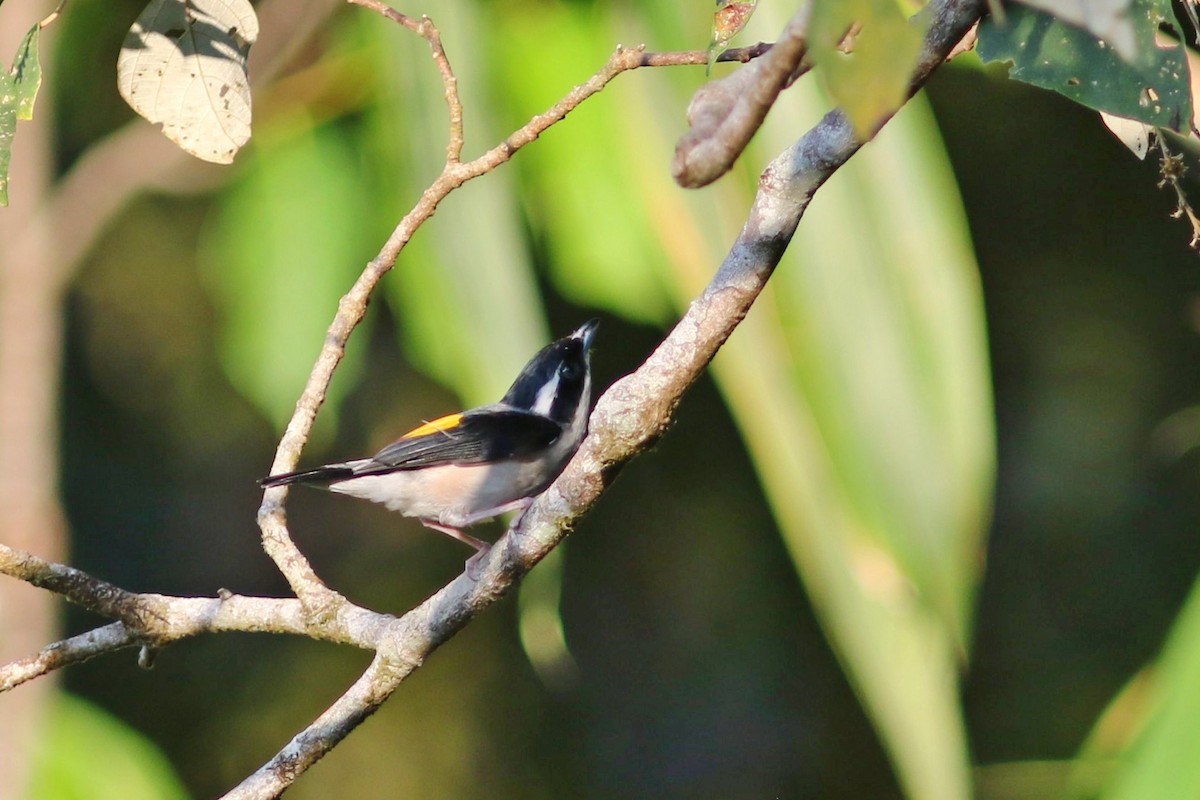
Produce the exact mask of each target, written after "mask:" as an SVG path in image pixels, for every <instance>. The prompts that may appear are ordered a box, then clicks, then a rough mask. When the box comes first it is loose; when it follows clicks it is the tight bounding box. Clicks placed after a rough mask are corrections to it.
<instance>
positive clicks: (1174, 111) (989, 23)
mask: <svg viewBox="0 0 1200 800" xmlns="http://www.w3.org/2000/svg"><path fill="white" fill-rule="evenodd" d="M1129 20H1130V22H1132V24H1133V28H1134V39H1135V42H1136V44H1137V55H1136V58H1135V60H1134V61H1133V62H1132V63H1130V62H1126V61H1125V60H1123V59H1122V58H1121V57H1120V56H1119V55H1118V54H1117V52H1116V50H1115V49H1114V48H1113V47H1110V46H1109V45H1108V44H1107V43H1105V42H1103V41H1101V40H1100V39H1097V38H1096V37H1095V36H1094V35H1092V34H1090V33H1088V32H1087V31H1085V30H1083V29H1081V28H1077V27H1075V26H1073V25H1069V24H1067V23H1065V22H1062V21H1061V20H1058V19H1055V18H1054V17H1052V16H1050V15H1048V14H1046V13H1044V12H1042V11H1038V10H1036V9H1032V8H1027V7H1024V6H1020V5H1013V6H1009V7H1008V8H1007V12H1006V14H1005V20H1004V22H1003V23H999V22H997V21H996V20H995V19H994V18H992V17H989V18H987V19H985V20H984V21H983V22H982V23H980V25H979V44H978V47H977V50H978V52H979V56H980V58H982V59H983V60H984V62H992V61H1007V62H1009V63H1011V64H1012V69H1011V71H1010V72H1009V75H1010V76H1011V77H1013V78H1016V79H1018V80H1021V81H1024V82H1026V83H1030V84H1033V85H1034V86H1040V87H1042V88H1044V89H1052V90H1054V91H1056V92H1058V93H1059V94H1061V95H1063V96H1064V97H1068V98H1070V99H1071V100H1074V101H1075V102H1077V103H1081V104H1083V105H1085V106H1088V107H1089V108H1094V109H1096V110H1097V111H1105V112H1107V113H1109V114H1113V115H1116V116H1118V117H1126V118H1129V119H1134V120H1138V121H1139V122H1144V123H1146V124H1147V125H1155V126H1157V127H1161V128H1170V129H1171V130H1174V131H1178V132H1180V133H1186V132H1187V131H1189V130H1190V129H1191V124H1192V97H1191V89H1190V85H1189V77H1188V76H1189V71H1188V65H1187V59H1186V55H1185V53H1184V48H1183V47H1182V46H1179V45H1176V46H1160V45H1159V44H1158V43H1157V40H1156V36H1157V34H1158V28H1159V25H1160V24H1174V16H1173V15H1172V14H1171V4H1170V2H1169V1H1168V0H1134V2H1133V4H1132V7H1131V9H1130V12H1129Z"/></svg>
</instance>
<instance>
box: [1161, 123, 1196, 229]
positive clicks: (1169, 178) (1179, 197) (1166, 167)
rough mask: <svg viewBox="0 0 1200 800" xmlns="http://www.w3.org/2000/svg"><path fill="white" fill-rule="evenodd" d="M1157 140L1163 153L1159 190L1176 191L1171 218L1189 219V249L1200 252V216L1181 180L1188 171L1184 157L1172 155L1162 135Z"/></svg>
mask: <svg viewBox="0 0 1200 800" xmlns="http://www.w3.org/2000/svg"><path fill="white" fill-rule="evenodd" d="M1155 138H1156V140H1157V145H1158V149H1159V151H1160V152H1161V153H1162V158H1161V159H1159V162H1158V172H1159V175H1160V176H1161V178H1162V180H1160V181H1159V182H1158V188H1160V189H1163V188H1166V187H1167V186H1170V187H1171V188H1172V189H1174V190H1175V210H1174V211H1173V212H1171V216H1172V217H1174V218H1175V219H1179V218H1180V217H1183V216H1186V217H1187V218H1188V222H1190V223H1191V224H1192V240H1191V241H1190V242H1188V247H1190V248H1192V249H1193V250H1196V251H1200V216H1197V215H1196V212H1195V211H1194V210H1193V209H1192V204H1191V203H1189V202H1188V199H1187V195H1186V194H1184V191H1183V184H1182V183H1181V180H1180V179H1181V178H1183V176H1184V173H1185V172H1186V171H1187V168H1186V166H1185V165H1184V163H1183V156H1181V155H1178V154H1176V153H1172V152H1171V151H1170V150H1169V149H1168V148H1167V142H1166V139H1165V137H1164V136H1163V134H1162V133H1159V134H1158V135H1157V136H1156V137H1155Z"/></svg>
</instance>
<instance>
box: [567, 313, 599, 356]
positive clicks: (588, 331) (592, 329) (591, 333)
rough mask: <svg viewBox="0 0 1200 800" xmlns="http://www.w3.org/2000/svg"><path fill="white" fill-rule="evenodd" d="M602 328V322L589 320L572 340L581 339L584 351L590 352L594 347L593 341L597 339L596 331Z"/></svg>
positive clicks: (572, 336)
mask: <svg viewBox="0 0 1200 800" xmlns="http://www.w3.org/2000/svg"><path fill="white" fill-rule="evenodd" d="M599 327H600V320H598V319H589V320H588V321H587V322H585V323H583V324H582V325H580V326H579V327H578V328H576V329H575V332H574V333H572V334H571V338H572V339H579V340H580V341H581V342H583V349H584V350H589V349H591V346H592V340H593V339H595V338H596V329H597V328H599Z"/></svg>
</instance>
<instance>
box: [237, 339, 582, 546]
mask: <svg viewBox="0 0 1200 800" xmlns="http://www.w3.org/2000/svg"><path fill="white" fill-rule="evenodd" d="M598 325H599V321H598V320H590V321H589V322H585V323H584V324H583V325H581V326H579V328H578V329H576V330H575V331H574V332H573V333H571V334H570V335H569V336H565V337H563V338H562V339H559V340H558V341H555V342H552V343H551V344H548V345H546V346H545V347H543V348H542V349H541V350H540V351H539V352H538V353H537V355H535V356H534V357H533V358H532V359H530V361H529V363H528V364H526V365H525V368H524V369H522V370H521V374H520V375H518V376H517V379H516V380H515V381H514V382H513V385H512V386H511V387H510V388H509V390H508V392H507V393H506V394H505V395H504V397H503V398H502V399H501V400H500V402H498V403H493V404H491V405H486V406H480V407H478V408H473V409H471V410H469V411H462V412H460V413H457V414H448V415H446V416H444V417H439V418H438V419H435V420H433V421H432V422H426V423H424V424H422V425H420V426H418V427H416V428H414V429H413V430H411V431H409V432H408V433H406V434H404V435H403V436H401V437H400V438H399V439H397V440H396V441H394V442H392V443H391V444H389V445H388V446H387V447H385V448H383V449H382V450H380V451H379V452H378V453H376V454H375V455H374V456H372V457H370V458H360V459H355V460H353V461H344V462H342V463H340V464H326V465H325V466H322V467H316V468H314V469H305V470H300V471H298V472H286V473H283V474H280V475H271V476H269V477H267V478H263V479H262V480H261V481H259V483H260V484H261V485H262V486H263V487H265V488H270V487H273V486H284V485H286V484H292V483H300V484H306V485H310V486H317V487H319V488H324V489H329V490H330V491H334V492H340V493H341V494H348V495H350V496H352V497H359V498H362V499H364V500H371V501H373V502H376V503H382V504H383V505H385V506H387V507H388V508H389V509H390V510H392V511H399V512H400V513H401V514H403V515H404V516H406V517H416V518H417V519H419V520H420V521H421V522H422V523H423V524H424V525H425V526H426V527H429V528H432V529H434V530H437V531H441V532H442V533H445V534H448V535H450V536H453V537H454V538H455V539H458V540H459V541H461V542H464V543H466V544H469V545H471V546H472V547H474V548H475V549H476V551H477V553H476V554H475V555H474V556H472V558H471V559H470V561H468V566H470V565H471V564H472V563H474V562H476V560H477V559H478V558H480V557H481V556H483V555H484V554H485V553H486V552H487V550H488V548H489V547H490V545H489V544H488V543H487V542H484V541H482V540H480V539H476V538H475V537H474V536H470V535H468V534H466V533H464V532H463V531H462V529H463V528H466V527H469V526H471V525H475V524H476V523H479V522H483V521H484V520H488V519H491V518H493V517H496V516H499V515H500V514H503V513H505V512H506V511H514V510H521V511H522V512H523V511H524V509H525V508H527V507H528V506H529V504H530V503H532V502H533V498H534V497H535V496H536V495H538V494H540V493H541V492H542V491H543V490H544V489H545V488H546V487H547V486H549V485H550V484H551V483H552V482H553V481H554V479H555V478H557V477H558V474H559V473H560V472H562V470H563V468H564V467H565V466H566V465H567V462H568V461H569V460H570V459H571V456H573V455H574V454H575V451H576V450H578V449H579V445H580V443H581V442H582V441H583V438H584V436H585V435H586V434H587V424H588V413H589V411H590V407H591V399H592V375H591V361H590V358H589V356H590V350H591V346H592V339H593V338H594V337H595V335H596V328H597V326H598Z"/></svg>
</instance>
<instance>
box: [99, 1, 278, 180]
mask: <svg viewBox="0 0 1200 800" xmlns="http://www.w3.org/2000/svg"><path fill="white" fill-rule="evenodd" d="M257 38H258V18H257V17H256V16H255V15H254V9H253V7H251V5H250V2H249V0H153V2H151V3H150V5H148V6H146V8H145V10H144V11H142V13H141V14H140V15H139V16H138V18H137V21H136V22H134V24H133V27H132V28H130V29H129V33H128V34H127V35H126V37H125V42H124V44H122V45H121V55H120V56H119V57H118V59H117V88H118V89H120V91H121V96H122V97H124V98H125V101H126V102H127V103H129V105H130V107H131V108H133V110H134V111H136V112H137V113H139V114H141V115H142V116H143V117H145V118H146V119H147V120H149V121H150V122H153V123H155V124H161V125H162V132H163V135H164V136H166V137H167V138H168V139H170V140H171V141H173V142H175V143H176V144H177V145H179V147H180V148H182V149H183V150H184V151H185V152H188V153H191V154H192V155H194V156H196V157H197V158H201V159H204V160H205V161H211V162H213V163H216V164H230V163H232V162H233V157H234V156H235V155H237V152H238V150H240V149H241V147H242V145H244V144H245V143H246V142H247V141H249V140H250V79H249V75H248V74H247V72H246V58H247V56H248V55H249V52H250V45H252V44H253V43H254V40H255V39H257Z"/></svg>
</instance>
